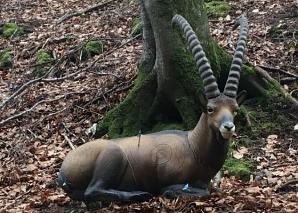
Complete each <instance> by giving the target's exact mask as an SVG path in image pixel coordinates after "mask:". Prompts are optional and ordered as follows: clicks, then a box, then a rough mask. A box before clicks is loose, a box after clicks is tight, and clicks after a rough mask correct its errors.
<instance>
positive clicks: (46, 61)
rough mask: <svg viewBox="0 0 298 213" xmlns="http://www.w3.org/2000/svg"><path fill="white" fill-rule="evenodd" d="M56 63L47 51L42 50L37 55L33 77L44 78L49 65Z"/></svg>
mask: <svg viewBox="0 0 298 213" xmlns="http://www.w3.org/2000/svg"><path fill="white" fill-rule="evenodd" d="M53 62H54V58H53V56H52V55H51V54H50V53H49V52H48V51H47V50H45V49H40V50H38V51H37V53H36V62H35V63H36V65H37V66H36V68H35V69H34V70H33V75H34V76H37V77H41V76H43V75H44V74H45V73H46V72H47V70H48V67H49V65H52V64H53Z"/></svg>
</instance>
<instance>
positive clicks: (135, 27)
mask: <svg viewBox="0 0 298 213" xmlns="http://www.w3.org/2000/svg"><path fill="white" fill-rule="evenodd" d="M142 30H143V22H142V20H141V19H140V18H135V19H134V20H133V22H132V29H131V35H132V36H136V35H139V34H141V33H142Z"/></svg>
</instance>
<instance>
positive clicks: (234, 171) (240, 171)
mask: <svg viewBox="0 0 298 213" xmlns="http://www.w3.org/2000/svg"><path fill="white" fill-rule="evenodd" d="M252 167H253V166H252V164H251V163H250V162H249V161H247V160H244V159H236V158H233V157H232V156H230V157H228V158H227V159H226V161H225V163H224V165H223V169H224V170H226V171H227V172H228V174H229V175H233V176H236V177H239V178H241V179H245V180H248V179H249V176H250V174H251V172H252Z"/></svg>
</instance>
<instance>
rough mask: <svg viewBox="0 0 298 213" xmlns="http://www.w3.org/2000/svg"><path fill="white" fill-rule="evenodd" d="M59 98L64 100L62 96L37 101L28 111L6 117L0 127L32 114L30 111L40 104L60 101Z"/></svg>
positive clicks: (0, 122)
mask: <svg viewBox="0 0 298 213" xmlns="http://www.w3.org/2000/svg"><path fill="white" fill-rule="evenodd" d="M61 98H64V96H62V97H59V98H55V99H50V100H42V101H39V102H37V103H35V104H34V105H33V106H32V107H31V108H30V109H27V110H24V111H22V112H20V113H17V114H14V115H12V116H10V117H8V118H6V119H4V120H2V121H0V126H1V125H4V124H5V123H7V122H9V121H11V120H14V119H16V118H19V117H21V116H23V115H25V114H27V113H29V112H32V111H33V110H34V109H35V108H36V107H37V106H38V105H40V104H43V103H48V102H53V101H57V100H59V99H61Z"/></svg>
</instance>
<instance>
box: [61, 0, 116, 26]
mask: <svg viewBox="0 0 298 213" xmlns="http://www.w3.org/2000/svg"><path fill="white" fill-rule="evenodd" d="M113 1H115V0H108V1H106V2H101V3H99V4H96V5H93V6H91V7H89V8H87V9H84V10H81V11H77V12H73V13H70V14H67V13H66V14H65V15H63V16H62V17H61V18H59V19H58V20H57V21H56V24H60V23H62V22H64V21H66V20H68V19H70V18H72V17H74V16H80V15H82V14H85V13H90V12H92V11H94V10H97V9H99V8H101V7H104V6H106V5H107V4H109V3H111V2H113Z"/></svg>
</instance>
